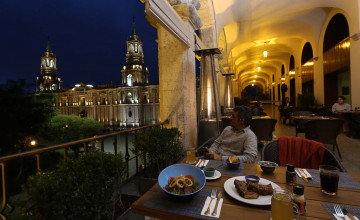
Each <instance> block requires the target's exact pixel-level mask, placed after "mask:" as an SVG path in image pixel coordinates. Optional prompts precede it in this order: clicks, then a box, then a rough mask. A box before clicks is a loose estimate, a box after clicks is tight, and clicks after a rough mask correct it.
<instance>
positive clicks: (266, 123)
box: [250, 118, 277, 142]
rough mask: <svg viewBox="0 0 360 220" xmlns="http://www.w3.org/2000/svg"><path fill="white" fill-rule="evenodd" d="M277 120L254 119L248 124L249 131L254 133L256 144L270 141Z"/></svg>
mask: <svg viewBox="0 0 360 220" xmlns="http://www.w3.org/2000/svg"><path fill="white" fill-rule="evenodd" d="M276 122H277V120H276V119H273V118H256V119H253V120H252V121H251V123H250V129H251V130H252V131H253V132H254V133H255V135H256V137H257V139H258V142H260V141H271V140H272V138H273V131H274V130H275V125H276Z"/></svg>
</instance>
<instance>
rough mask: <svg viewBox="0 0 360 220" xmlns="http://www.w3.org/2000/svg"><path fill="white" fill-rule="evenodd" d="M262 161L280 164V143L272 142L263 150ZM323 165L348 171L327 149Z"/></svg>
mask: <svg viewBox="0 0 360 220" xmlns="http://www.w3.org/2000/svg"><path fill="white" fill-rule="evenodd" d="M261 158H262V160H265V161H272V162H275V163H279V146H278V141H277V140H275V141H271V142H269V143H268V144H267V145H265V147H264V148H263V150H262V153H261ZM322 164H324V165H331V166H334V167H337V168H339V170H340V171H341V172H346V169H345V168H344V167H343V166H342V165H341V163H340V162H339V161H338V159H337V158H336V157H335V155H334V154H333V153H332V152H331V151H329V150H328V149H326V148H325V152H324V157H323V161H322Z"/></svg>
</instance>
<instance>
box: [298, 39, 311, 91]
mask: <svg viewBox="0 0 360 220" xmlns="http://www.w3.org/2000/svg"><path fill="white" fill-rule="evenodd" d="M301 79H302V94H303V95H314V62H313V49H312V46H311V44H310V43H309V42H307V43H306V44H305V45H304V48H303V51H302V54H301Z"/></svg>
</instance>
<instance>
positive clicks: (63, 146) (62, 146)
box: [0, 120, 169, 219]
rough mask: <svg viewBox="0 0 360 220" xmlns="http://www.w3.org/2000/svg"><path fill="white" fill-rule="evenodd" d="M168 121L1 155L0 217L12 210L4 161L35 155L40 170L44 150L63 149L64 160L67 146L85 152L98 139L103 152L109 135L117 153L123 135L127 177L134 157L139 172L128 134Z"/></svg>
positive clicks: (166, 122)
mask: <svg viewBox="0 0 360 220" xmlns="http://www.w3.org/2000/svg"><path fill="white" fill-rule="evenodd" d="M168 123H169V121H168V120H166V121H164V122H160V123H157V124H151V125H146V126H142V127H138V128H133V129H129V130H124V131H118V132H113V133H110V134H105V135H100V136H96V137H92V138H86V139H82V140H77V141H72V142H68V143H64V144H58V145H53V146H49V147H44V148H41V149H34V150H31V151H26V152H22V153H18V154H12V155H8V156H3V157H0V165H1V182H2V204H1V209H0V217H2V218H3V219H6V215H7V214H9V213H10V212H11V211H12V210H13V207H12V206H11V205H10V204H9V203H8V199H9V198H8V193H7V185H6V183H7V175H6V174H7V172H6V163H7V162H9V161H13V160H16V159H21V158H26V157H33V156H35V157H36V163H37V171H38V172H40V171H41V164H40V155H41V154H42V153H45V152H50V151H55V150H63V151H64V160H66V158H67V151H68V148H69V147H72V146H75V147H80V146H83V148H84V153H85V154H86V153H87V148H88V144H89V143H90V142H92V141H97V140H99V141H100V143H101V148H100V150H101V152H104V139H106V138H109V137H113V138H114V142H113V145H114V154H115V155H116V154H118V152H117V149H118V143H117V142H118V136H119V135H125V155H124V158H125V162H126V169H127V176H126V178H127V179H129V177H130V176H129V162H130V161H131V160H133V159H135V164H136V174H138V173H139V158H138V157H137V156H136V155H135V156H133V157H131V158H130V153H129V140H128V136H129V134H130V133H134V134H135V136H136V134H137V132H138V131H140V130H144V129H148V128H152V127H158V126H161V127H163V126H164V125H165V124H168ZM142 167H143V168H145V167H146V161H144V164H143V166H142ZM6 207H8V208H9V209H8V211H7V214H5V213H4V212H5V209H6Z"/></svg>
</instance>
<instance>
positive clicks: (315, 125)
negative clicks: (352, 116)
mask: <svg viewBox="0 0 360 220" xmlns="http://www.w3.org/2000/svg"><path fill="white" fill-rule="evenodd" d="M343 123H344V121H343V120H341V119H327V120H323V119H318V120H311V121H309V122H307V123H306V124H305V127H306V132H305V137H306V138H307V139H310V140H314V141H318V142H322V143H324V144H332V145H333V152H335V147H336V150H337V152H338V154H339V157H340V160H341V159H342V158H341V153H340V150H339V146H338V144H337V142H336V138H337V136H338V135H339V134H340V132H341V129H342V126H343Z"/></svg>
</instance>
